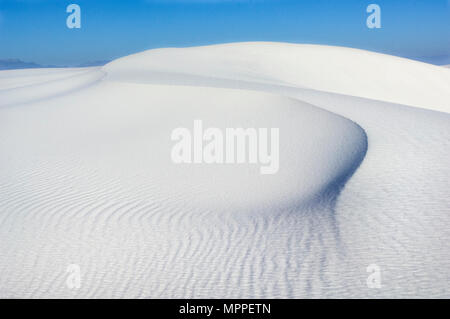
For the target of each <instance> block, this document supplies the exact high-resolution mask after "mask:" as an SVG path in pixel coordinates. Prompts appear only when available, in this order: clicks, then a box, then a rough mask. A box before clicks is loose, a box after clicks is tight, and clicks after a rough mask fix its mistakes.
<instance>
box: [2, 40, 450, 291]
mask: <svg viewBox="0 0 450 319" xmlns="http://www.w3.org/2000/svg"><path fill="white" fill-rule="evenodd" d="M448 113H450V70H448V69H446V68H441V67H436V66H432V65H428V64H424V63H420V62H415V61H411V60H406V59H401V58H397V57H392V56H387V55H382V54H376V53H371V52H367V51H362V50H355V49H347V48H338V47H327V46H314V45H294V44H282V43H236V44H226V45H216V46H207V47H195V48H184V49H158V50H150V51H146V52H142V53H138V54H135V55H131V56H127V57H124V58H121V59H118V60H115V61H113V62H111V63H109V64H107V65H105V66H104V67H95V68H82V69H66V70H64V69H59V70H50V69H48V70H46V69H38V70H13V71H2V72H0V150H1V153H2V154H3V156H2V157H1V158H0V297H33V298H40V297H77V298H85V297H133V298H135V297H150V298H154V297H178V298H195V297H214V298H225V297H226V298H230V297H250V298H254V297H263V298H266V297H268V298H280V297H289V298H292V297H296V298H299V297H441V298H442V297H446V298H448V297H450V284H449V283H450V271H449V269H450V196H449V192H450V166H449V160H448V159H449V158H450V115H449V114H448ZM195 119H202V120H203V122H204V123H205V125H207V126H210V127H218V128H226V127H279V128H280V169H279V171H278V173H277V174H274V175H261V174H259V168H258V166H255V165H253V164H242V165H220V164H210V165H199V164H192V165H176V164H174V163H172V161H171V158H170V151H171V148H172V145H173V141H171V140H170V135H171V131H172V130H173V129H174V128H177V127H192V123H193V121H194V120H195ZM69 264H77V265H79V266H80V268H81V271H82V277H81V278H82V279H81V287H80V288H79V289H69V288H68V287H67V285H66V279H67V276H68V273H67V272H66V269H67V266H68V265H69ZM370 264H376V265H378V266H379V267H380V269H381V276H382V277H381V278H382V287H381V288H380V289H373V288H368V286H367V284H366V279H367V276H368V275H369V273H367V272H366V267H367V266H368V265H370Z"/></svg>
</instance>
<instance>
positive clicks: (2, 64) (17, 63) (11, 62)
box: [0, 59, 109, 70]
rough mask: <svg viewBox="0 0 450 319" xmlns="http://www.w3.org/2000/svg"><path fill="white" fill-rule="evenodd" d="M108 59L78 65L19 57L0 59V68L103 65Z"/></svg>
mask: <svg viewBox="0 0 450 319" xmlns="http://www.w3.org/2000/svg"><path fill="white" fill-rule="evenodd" d="M108 62H109V61H104V60H102V61H92V62H86V63H81V64H78V65H42V64H38V63H34V62H25V61H22V60H19V59H0V70H13V69H35V68H67V67H80V68H81V67H89V66H99V65H105V64H106V63H108Z"/></svg>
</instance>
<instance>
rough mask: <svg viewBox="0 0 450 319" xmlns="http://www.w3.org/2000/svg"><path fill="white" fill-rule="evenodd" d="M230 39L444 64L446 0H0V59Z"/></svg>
mask: <svg viewBox="0 0 450 319" xmlns="http://www.w3.org/2000/svg"><path fill="white" fill-rule="evenodd" d="M71 3H75V4H78V5H79V6H80V7H81V29H69V28H67V26H66V19H67V16H68V15H69V14H68V13H66V7H67V6H68V5H69V4H71ZM371 3H376V4H378V5H379V6H380V7H381V23H382V28H381V29H369V28H367V26H366V19H367V16H368V13H366V7H367V6H368V5H369V4H371ZM238 41H280V42H294V43H313V44H327V45H338V46H346V47H355V48H361V49H367V50H371V51H377V52H382V53H387V54H392V55H398V56H403V57H408V58H414V59H418V60H422V61H426V62H431V63H436V64H447V63H450V58H449V56H450V1H448V0H417V1H415V0H372V1H361V0H345V1H336V0H306V1H293V0H210V1H208V0H128V1H117V0H70V1H64V0H15V1H11V0H0V59H8V58H17V59H21V60H23V61H28V62H36V63H39V64H52V65H77V64H81V63H87V62H92V61H98V60H111V59H115V58H118V57H121V56H125V55H128V54H131V53H135V52H139V51H143V50H146V49H151V48H160V47H185V46H195V45H206V44H215V43H225V42H238ZM446 61H448V62H446Z"/></svg>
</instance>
